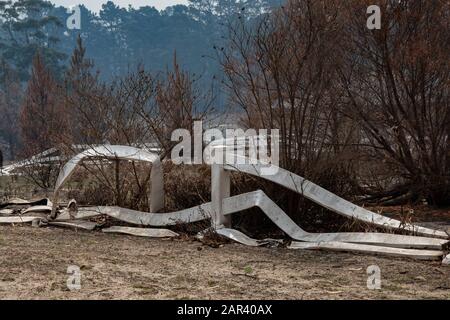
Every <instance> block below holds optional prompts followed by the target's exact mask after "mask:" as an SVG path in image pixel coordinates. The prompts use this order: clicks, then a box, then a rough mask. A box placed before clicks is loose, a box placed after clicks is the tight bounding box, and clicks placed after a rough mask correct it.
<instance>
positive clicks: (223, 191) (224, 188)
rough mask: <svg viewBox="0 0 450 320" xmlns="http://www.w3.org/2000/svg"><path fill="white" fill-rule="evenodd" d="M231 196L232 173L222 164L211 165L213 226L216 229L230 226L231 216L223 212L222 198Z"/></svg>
mask: <svg viewBox="0 0 450 320" xmlns="http://www.w3.org/2000/svg"><path fill="white" fill-rule="evenodd" d="M229 196H230V173H229V172H227V171H225V170H224V168H223V166H222V165H218V164H213V165H212V166H211V203H212V213H211V214H212V217H211V226H212V227H213V228H214V229H220V228H223V227H229V226H230V221H229V217H225V215H224V214H223V207H222V206H223V204H222V200H223V199H225V198H228V197H229Z"/></svg>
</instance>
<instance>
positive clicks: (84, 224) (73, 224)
mask: <svg viewBox="0 0 450 320" xmlns="http://www.w3.org/2000/svg"><path fill="white" fill-rule="evenodd" d="M48 224H49V225H52V226H58V227H67V228H74V229H83V230H88V231H92V230H94V229H95V228H96V227H98V224H97V223H95V222H91V221H84V220H78V221H77V220H73V221H70V222H69V221H67V222H63V221H51V222H49V223H48Z"/></svg>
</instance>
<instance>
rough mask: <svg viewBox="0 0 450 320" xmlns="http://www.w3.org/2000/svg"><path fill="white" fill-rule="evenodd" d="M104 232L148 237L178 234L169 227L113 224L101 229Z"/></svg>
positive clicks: (167, 236)
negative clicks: (158, 227) (156, 227)
mask: <svg viewBox="0 0 450 320" xmlns="http://www.w3.org/2000/svg"><path fill="white" fill-rule="evenodd" d="M102 231H103V232H106V233H123V234H129V235H133V236H138V237H150V238H171V237H178V236H179V234H178V233H176V232H173V231H171V230H169V229H150V228H131V227H119V226H113V227H110V228H106V229H103V230H102Z"/></svg>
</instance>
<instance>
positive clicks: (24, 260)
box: [0, 226, 450, 299]
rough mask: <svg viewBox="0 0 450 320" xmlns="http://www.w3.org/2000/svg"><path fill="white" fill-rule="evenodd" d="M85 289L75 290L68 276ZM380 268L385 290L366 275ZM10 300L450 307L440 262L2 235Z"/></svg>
mask: <svg viewBox="0 0 450 320" xmlns="http://www.w3.org/2000/svg"><path fill="white" fill-rule="evenodd" d="M69 265H78V266H79V267H80V268H81V273H82V275H81V289H80V290H77V291H70V290H68V289H67V285H66V283H67V279H68V274H67V267H68V266H69ZM369 265H378V266H379V267H380V268H381V278H382V288H381V290H369V289H367V286H366V283H367V274H366V268H367V267H368V266H369ZM0 298H2V299H266V298H268V299H373V298H377V299H400V298H406V299H412V298H441V299H450V267H448V266H447V267H444V266H441V265H440V262H418V261H411V260H404V259H396V258H382V257H374V256H365V255H356V254H349V253H325V252H311V251H293V250H288V249H282V248H249V247H244V246H241V245H238V244H225V245H224V246H222V247H220V248H211V247H209V246H206V245H203V244H201V243H199V242H196V241H189V240H184V241H183V240H153V239H148V238H138V237H132V236H124V235H112V234H102V233H101V232H81V231H78V232H76V231H72V230H67V229H57V228H32V227H30V226H15V227H12V226H0Z"/></svg>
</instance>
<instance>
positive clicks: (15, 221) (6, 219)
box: [0, 216, 42, 224]
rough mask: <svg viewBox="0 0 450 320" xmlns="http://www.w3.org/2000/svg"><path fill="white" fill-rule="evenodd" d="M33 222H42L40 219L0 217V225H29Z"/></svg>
mask: <svg viewBox="0 0 450 320" xmlns="http://www.w3.org/2000/svg"><path fill="white" fill-rule="evenodd" d="M35 220H42V217H28V216H26V217H23V216H18V217H0V224H18V223H30V222H33V221H35Z"/></svg>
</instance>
